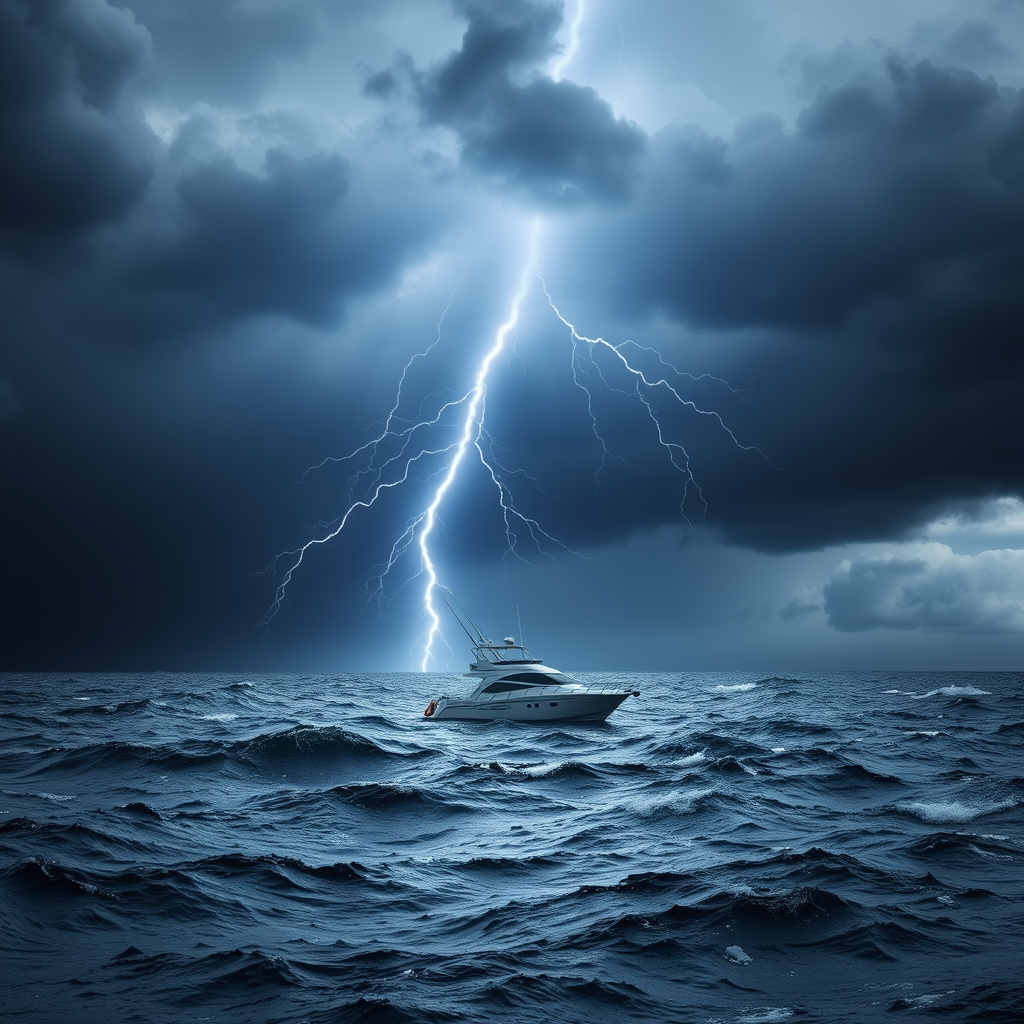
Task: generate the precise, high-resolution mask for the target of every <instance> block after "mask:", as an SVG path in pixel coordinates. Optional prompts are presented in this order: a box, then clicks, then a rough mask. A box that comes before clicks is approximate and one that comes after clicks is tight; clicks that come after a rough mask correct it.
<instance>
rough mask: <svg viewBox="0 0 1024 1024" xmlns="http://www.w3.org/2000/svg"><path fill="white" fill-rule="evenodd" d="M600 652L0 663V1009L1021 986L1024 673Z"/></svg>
mask: <svg viewBox="0 0 1024 1024" xmlns="http://www.w3.org/2000/svg"><path fill="white" fill-rule="evenodd" d="M618 678H625V679H627V680H628V682H629V684H630V686H636V687H637V688H639V689H640V690H641V691H642V696H641V697H640V698H638V699H636V698H634V699H630V700H629V701H627V702H626V703H625V704H624V705H623V706H622V708H620V709H619V711H617V712H616V713H615V714H614V715H613V716H612V718H611V719H610V720H609V721H608V722H607V723H604V724H587V725H576V726H573V725H558V726H553V727H536V726H523V725H516V724H510V723H493V724H477V723H445V722H429V721H425V720H424V719H423V718H422V717H421V712H422V709H423V706H424V705H425V704H426V702H427V700H428V699H429V698H430V697H432V696H435V695H436V693H437V691H438V690H439V689H451V690H453V691H454V690H458V689H459V687H460V686H461V685H462V684H461V682H460V681H459V680H458V677H452V678H446V679H442V680H440V681H439V680H438V677H436V676H434V677H429V676H419V675H376V676H292V675H265V676H248V677H243V676H239V677H235V676H229V675H200V676H185V675H174V674H158V675H145V676H131V675H88V676H78V677H66V676H41V675H32V676H17V675H5V676H0V712H2V718H0V721H2V723H3V726H2V728H3V732H2V736H0V739H2V746H0V757H2V761H0V765H2V781H0V789H2V791H3V792H2V798H0V800H2V802H0V886H2V888H0V894H2V900H3V925H2V934H0V944H2V947H3V952H2V971H3V973H4V975H5V978H4V983H3V986H2V990H0V1010H2V1012H3V1019H4V1020H5V1021H11V1022H15V1021H32V1022H50V1021H71V1020H73V1021H104V1022H109V1021H192V1020H194V1021H199V1020H216V1021H222V1022H241V1021H259V1022H264V1021H268V1022H269V1021H281V1022H292V1021H295V1022H298V1021H309V1022H328V1021H330V1022H348V1021H374V1022H377V1021H380V1022H397V1021H410V1022H412V1021H416V1022H421V1021H422V1022H431V1021H467V1022H490V1021H517V1022H518V1021H523V1022H527V1021H543V1022H558V1021H586V1022H603V1021H608V1022H615V1024H619V1022H622V1021H627V1020H637V1021H659V1022H660V1021H665V1022H669V1021H699V1022H723V1024H725V1022H736V1024H740V1022H742V1024H773V1022H779V1021H786V1020H789V1019H790V1018H792V1019H793V1021H794V1024H796V1021H805V1020H806V1021H828V1022H833V1021H872V1020H879V1021H881V1020H888V1021H891V1020H893V1019H902V1018H903V1017H921V1016H925V1017H928V1018H933V1017H939V1018H942V1019H948V1020H951V1021H1020V1020H1024V969H1022V966H1021V965H1022V963H1024V674H1020V673H1017V674H993V673H985V674H963V673H959V674H955V673H948V674H938V673H923V674H906V673H905V674H891V673H878V674H854V673H849V674H840V675H804V676H800V677H798V678H780V677H775V676H773V677H763V676H758V675H756V674H737V673H730V674H709V673H703V674H683V675H680V674H659V675H642V674H636V675H629V676H626V677H618ZM894 1014H895V1017H894Z"/></svg>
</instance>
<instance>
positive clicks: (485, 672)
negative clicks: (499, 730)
mask: <svg viewBox="0 0 1024 1024" xmlns="http://www.w3.org/2000/svg"><path fill="white" fill-rule="evenodd" d="M438 589H439V590H441V591H442V597H443V598H444V601H445V604H447V605H448V607H449V609H450V610H451V611H452V613H453V614H454V615H455V616H456V618H457V619H458V620H459V624H460V625H461V626H462V628H463V629H465V630H466V632H467V633H468V634H469V636H470V639H471V640H472V641H473V648H472V652H473V660H472V661H471V662H470V663H469V672H468V675H469V677H470V678H471V679H475V680H476V681H477V682H476V686H475V688H474V689H473V692H472V693H470V694H469V696H468V697H448V696H444V697H439V698H438V699H437V700H432V701H431V702H430V703H429V704H428V705H427V709H426V711H424V712H423V714H424V716H425V717H426V718H430V719H432V720H440V719H446V720H449V719H463V720H465V719H469V720H477V721H494V720H496V719H507V720H509V721H513V722H560V721H568V720H575V721H591V722H596V721H603V720H604V719H606V718H607V717H608V716H609V715H610V714H611V713H612V712H613V711H614V710H615V709H616V708H617V707H618V706H619V705H620V704H621V703H622V702H623V701H624V700H625V699H626V698H627V697H639V696H640V693H639V691H638V690H627V689H623V687H622V686H621V685H620V684H617V683H598V684H594V683H583V682H580V681H579V680H577V679H574V678H573V677H572V676H570V675H567V674H566V673H565V672H560V671H559V670H558V669H556V668H551V667H550V666H547V665H545V664H544V663H543V662H542V661H541V660H540V659H538V658H534V657H532V656H531V655H530V652H529V651H528V650H527V649H526V648H525V647H524V646H523V645H522V644H517V643H516V641H515V638H514V637H511V636H507V637H505V638H504V640H503V641H502V642H501V643H500V644H496V643H494V642H493V641H491V640H485V639H484V637H483V634H481V633H480V631H479V630H476V633H477V635H476V636H475V637H474V636H473V635H472V633H470V631H469V629H468V628H467V627H466V625H465V622H463V618H465V619H466V620H467V621H469V622H470V624H471V625H472V620H470V619H469V617H468V616H467V615H466V614H465V612H464V611H463V610H462V608H461V606H459V611H460V612H462V614H461V615H459V614H458V613H457V612H456V611H455V608H454V607H452V604H451V603H450V601H449V596H450V594H451V592H450V591H447V594H448V595H449V596H445V593H444V591H445V590H446V588H441V587H439V588H438ZM452 600H454V598H452ZM474 629H476V627H475V626H474Z"/></svg>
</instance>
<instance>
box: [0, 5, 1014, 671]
mask: <svg viewBox="0 0 1024 1024" xmlns="http://www.w3.org/2000/svg"><path fill="white" fill-rule="evenodd" d="M0 50H2V52H0V80H2V87H0V139H2V149H3V153H4V159H3V161H2V162H0V185H2V187H0V299H2V302H0V472H2V479H3V487H2V498H0V537H2V541H0V544H2V549H0V550H2V559H3V562H2V565H3V586H2V588H0V594H2V597H0V600H2V602H3V607H2V609H0V669H7V670H60V671H64V670H67V671H90V670H91V671H152V670H164V669H166V670H182V671H202V670H250V671H259V670H267V671H270V670H274V671H280V670H294V671H302V672H318V671H323V672H345V671H410V670H414V669H418V668H419V666H420V664H421V661H422V659H423V655H424V649H425V642H426V639H427V634H428V632H429V626H430V620H429V617H428V616H427V615H426V614H425V611H424V607H423V595H424V590H425V581H426V579H427V577H425V576H424V561H423V554H422V550H421V542H422V543H425V544H426V546H427V550H428V553H429V557H430V559H431V561H432V563H433V565H434V567H435V571H436V573H437V577H438V579H439V581H440V582H441V583H442V584H444V585H446V586H448V587H450V588H451V590H452V591H453V593H455V595H456V596H457V598H458V600H459V601H460V602H461V604H462V605H463V606H464V607H465V608H466V609H467V610H468V611H469V612H470V614H471V615H472V617H473V619H474V620H475V621H476V622H477V623H478V624H479V625H480V627H481V628H482V629H483V630H484V632H485V633H486V634H488V635H492V636H499V635H502V636H503V635H507V634H512V635H515V636H522V637H523V639H524V640H525V642H526V643H527V645H528V646H529V647H530V648H531V649H532V650H533V651H534V653H535V654H536V655H539V656H543V657H544V658H545V660H547V661H548V662H550V663H554V664H556V665H558V666H559V667H561V668H563V669H566V670H572V669H578V670H590V671H600V670H604V669H608V670H628V669H632V670H636V671H643V670H650V671H655V670H657V671H676V670H679V671H684V670H716V669H720V670H733V669H735V670H750V671H772V672H785V671H811V670H821V671H824V670H858V671H870V670H875V669H878V670H884V669H907V670H912V669H921V670H937V669H951V670H967V669H992V670H996V669H1000V670H1002V669H1020V668H1022V663H1024V445H1022V441H1024V427H1022V423H1024V418H1022V417H1021V414H1020V406H1021V396H1022V394H1024V387H1022V385H1024V379H1022V377H1024V374H1022V352H1024V346H1022V344H1021V339H1022V338H1024V302H1022V299H1021V291H1020V282H1021V280H1024V90H1022V87H1024V59H1022V53H1024V3H1022V2H1020V0H901V2H900V3H897V4H893V3H891V2H889V0H886V2H880V0H879V2H874V0H837V2H834V3H829V4H821V3H819V2H817V0H788V2H787V3H784V4H765V3H762V2H760V0H628V2H626V0H617V2H613V0H585V3H584V5H583V6H580V5H579V4H578V3H577V2H576V0H567V2H566V4H565V5H564V6H563V4H562V3H560V2H551V0H503V2H502V3H500V4H498V3H489V2H484V0H348V2H346V3H343V4H338V3H333V2H328V0H306V2H287V3H283V2H280V0H245V2H243V0H224V2H221V3H216V4H211V3H208V2H206V0H133V2H114V0H111V2H105V0H0ZM520 289H521V294H519V296H518V299H517V292H519V291H520ZM513 315H515V323H514V326H512V327H510V328H508V329H507V330H506V331H505V333H504V334H503V333H502V325H505V324H508V323H509V322H510V318H511V317H513ZM567 325H572V327H573V328H574V331H575V333H573V331H571V330H570V328H569V326H567ZM488 356H490V359H489V361H488V362H486V364H485V362H484V361H485V358H486V357H488ZM484 367H485V368H486V373H484V374H483V375H482V376H481V374H482V368H484ZM475 384H478V385H479V386H478V387H477V391H476V393H475V394H476V396H477V397H478V398H479V400H480V401H479V403H478V405H479V408H478V409H477V412H478V413H479V414H481V415H482V421H481V417H480V416H479V415H478V416H476V418H474V416H473V415H471V413H472V412H473V410H472V409H471V406H470V402H471V400H472V399H473V396H474V385H475ZM474 408H476V407H474ZM467 416H470V420H469V426H470V428H471V431H470V434H471V436H470V444H469V445H468V446H467V448H466V451H465V452H464V454H463V455H462V456H459V458H458V459H457V460H456V452H457V449H458V444H459V438H460V437H461V436H462V432H463V430H464V428H465V426H466V422H467ZM481 423H482V425H481ZM375 439H379V440H378V441H377V442H376V443H375ZM453 460H456V461H454V462H453ZM446 481H447V482H446ZM442 485H443V486H442ZM439 489H440V490H439ZM432 503H433V506H434V507H435V508H436V517H435V518H436V522H435V523H434V525H433V526H432V527H431V528H430V530H429V531H428V535H427V537H426V540H425V541H424V540H423V531H424V530H425V529H426V527H427V520H426V519H424V514H425V512H426V510H427V509H428V508H430V507H431V505H432ZM332 534H333V535H334V536H333V537H331V539H330V540H329V541H326V538H328V536H330V535H332ZM320 541H326V542H324V543H320ZM303 548H305V550H303ZM299 554H301V556H302V557H301V563H300V564H298V565H297V567H296V561H297V560H298V556H299ZM292 567H294V571H292V572H289V569H291V568H292ZM385 569H387V570H388V571H387V572H385V571H384V570H385ZM282 586H283V587H284V589H283V590H282V589H281V588H282ZM442 628H443V631H444V635H445V638H446V641H447V644H445V643H444V642H442V641H441V640H438V641H437V642H436V643H435V645H434V647H433V648H432V656H431V658H430V660H429V666H430V667H431V668H436V669H441V670H444V669H446V668H449V667H450V668H451V669H452V670H458V669H460V668H461V667H462V665H463V662H464V660H465V659H466V656H467V655H468V651H467V650H466V647H467V644H466V641H465V638H464V637H462V636H461V635H460V634H459V632H458V629H457V627H455V625H454V623H453V622H452V621H451V619H450V618H449V617H447V616H446V617H445V618H444V619H443V621H442Z"/></svg>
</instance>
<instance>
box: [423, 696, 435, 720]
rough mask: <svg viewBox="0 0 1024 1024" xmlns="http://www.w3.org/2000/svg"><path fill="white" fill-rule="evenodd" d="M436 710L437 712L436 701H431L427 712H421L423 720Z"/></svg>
mask: <svg viewBox="0 0 1024 1024" xmlns="http://www.w3.org/2000/svg"><path fill="white" fill-rule="evenodd" d="M436 710H437V701H436V700H432V701H431V702H430V703H429V704H428V705H427V710H426V711H424V712H423V717H424V718H429V717H430V716H431V715H432V714H433V713H434V712H435V711H436Z"/></svg>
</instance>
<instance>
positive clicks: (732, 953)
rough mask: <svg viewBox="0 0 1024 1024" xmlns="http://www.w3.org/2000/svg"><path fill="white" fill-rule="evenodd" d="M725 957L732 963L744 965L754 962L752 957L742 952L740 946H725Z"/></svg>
mask: <svg viewBox="0 0 1024 1024" xmlns="http://www.w3.org/2000/svg"><path fill="white" fill-rule="evenodd" d="M725 958H726V959H727V960H731V961H732V962H733V963H734V964H743V965H744V966H745V965H746V964H752V963H753V962H754V958H753V957H752V956H750V955H749V954H748V953H746V952H744V950H743V947H742V946H726V947H725Z"/></svg>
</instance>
